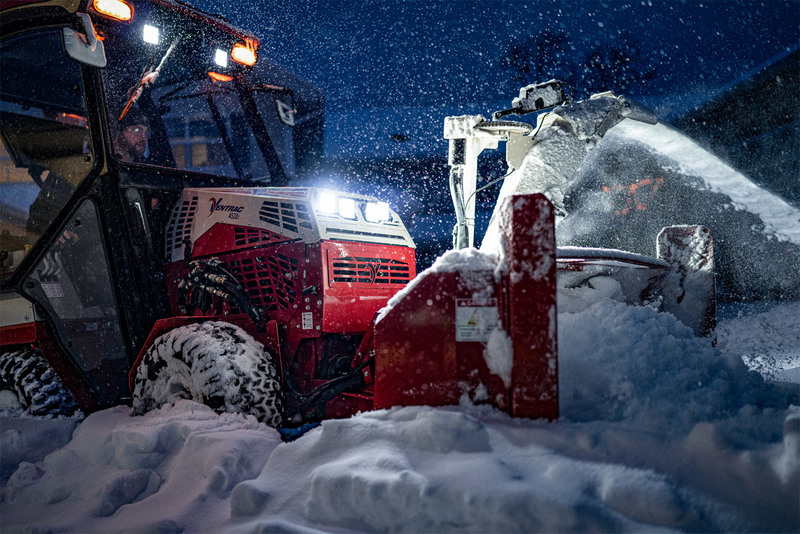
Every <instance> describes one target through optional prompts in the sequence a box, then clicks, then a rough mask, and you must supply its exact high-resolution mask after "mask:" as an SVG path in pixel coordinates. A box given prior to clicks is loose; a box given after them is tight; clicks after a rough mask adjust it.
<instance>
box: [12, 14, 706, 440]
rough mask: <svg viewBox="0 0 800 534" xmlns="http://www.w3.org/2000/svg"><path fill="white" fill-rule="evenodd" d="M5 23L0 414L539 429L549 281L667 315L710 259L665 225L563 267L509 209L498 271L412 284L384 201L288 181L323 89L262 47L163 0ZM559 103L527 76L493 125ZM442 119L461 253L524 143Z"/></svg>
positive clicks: (544, 234) (461, 270) (547, 226)
mask: <svg viewBox="0 0 800 534" xmlns="http://www.w3.org/2000/svg"><path fill="white" fill-rule="evenodd" d="M2 8H3V9H2V17H1V18H0V32H1V35H0V37H1V39H2V40H1V41H0V56H1V57H2V65H1V66H0V76H1V77H2V79H1V80H0V82H1V83H0V135H1V136H2V143H1V144H0V192H1V193H2V201H1V204H0V219H1V221H0V280H1V283H2V286H0V289H1V290H2V293H0V390H2V391H0V395H2V397H0V399H1V400H2V405H3V407H4V408H9V407H10V408H11V409H15V410H17V411H19V412H22V413H26V414H31V415H45V416H59V415H65V416H71V415H73V414H75V413H77V412H79V411H82V412H84V413H86V412H91V411H94V410H98V409H102V408H105V407H109V406H113V405H118V404H130V405H131V406H132V407H133V410H134V412H136V413H145V412H147V411H148V410H151V409H154V408H157V407H159V406H161V405H163V404H168V403H171V402H174V401H176V400H178V399H182V398H187V399H193V400H195V401H198V402H201V403H204V404H206V405H208V406H210V407H211V408H213V409H215V410H218V411H236V412H242V413H245V414H249V415H254V416H255V417H257V418H258V419H259V420H261V421H264V422H266V423H268V424H271V425H274V426H278V425H285V426H298V425H301V424H303V423H306V422H310V421H318V420H320V419H323V418H325V417H342V416H348V415H351V414H354V413H356V412H358V411H361V410H369V409H376V408H387V407H391V406H394V405H406V404H430V405H442V404H452V403H458V402H459V401H463V400H464V399H465V398H466V399H469V400H470V401H471V402H486V403H490V404H493V405H495V406H497V407H499V408H500V409H503V410H506V411H508V412H509V413H511V414H512V415H515V416H525V417H549V418H555V417H557V416H558V390H557V388H558V380H557V370H558V369H557V347H556V323H555V321H556V284H557V279H556V272H557V267H558V271H559V273H560V274H559V284H562V285H563V284H566V285H568V286H579V285H581V284H583V285H586V284H589V283H592V280H594V281H595V282H597V281H599V280H601V279H603V278H606V277H609V276H612V277H616V279H620V280H624V281H625V283H624V286H625V288H626V294H627V295H629V296H630V299H631V300H634V301H636V300H641V299H642V298H645V297H646V298H650V300H653V301H655V300H657V299H655V298H651V297H654V295H655V294H656V293H661V294H663V295H662V296H661V297H659V298H662V302H663V305H664V307H665V308H667V309H671V310H673V309H674V310H677V309H679V308H680V306H679V303H680V302H681V299H682V298H683V295H682V294H681V293H680V291H678V292H674V291H673V292H672V293H670V291H667V290H666V289H668V288H674V287H682V286H681V284H684V282H686V281H687V280H689V281H691V280H692V278H691V275H692V273H694V272H696V271H698V270H701V271H702V270H705V271H708V265H709V263H708V261H705V262H700V263H698V262H697V261H696V257H695V259H694V260H692V261H687V258H688V259H690V260H691V259H692V258H693V257H694V256H692V253H693V252H697V251H699V253H700V257H703V258H708V257H710V256H709V254H708V246H709V243H710V238H707V237H705V236H703V235H702V234H701V231H700V230H698V229H696V228H687V227H679V228H674V229H671V230H665V232H664V233H663V235H662V237H661V238H660V245H661V247H660V249H659V250H660V251H663V253H661V252H660V254H659V255H660V256H661V257H660V258H645V257H642V256H639V255H635V254H624V253H613V254H612V253H608V252H603V251H597V250H594V251H592V250H584V251H578V250H577V249H573V250H562V251H560V252H558V253H557V250H556V246H555V237H554V216H555V213H554V209H553V205H552V204H551V202H550V201H549V200H548V199H547V198H545V197H544V196H543V195H540V194H535V195H522V194H520V195H511V196H509V198H507V199H506V200H505V201H504V202H503V203H502V205H499V206H498V208H497V210H496V213H495V223H494V225H495V230H494V231H495V233H496V234H497V235H499V236H500V239H499V240H498V243H499V250H498V251H496V253H495V254H494V255H484V254H479V253H478V252H477V251H475V250H474V249H467V252H454V253H451V254H449V255H447V256H445V257H444V258H443V260H442V261H439V262H437V264H436V265H435V266H434V267H433V268H431V269H429V270H427V271H425V272H424V273H422V274H421V275H420V276H417V273H416V263H415V249H414V243H413V241H412V239H411V237H410V235H409V232H408V231H407V229H406V227H405V226H404V224H403V222H402V221H401V220H400V217H399V216H398V214H397V213H396V212H395V211H393V210H392V209H391V208H390V206H389V205H388V204H387V203H385V202H381V201H380V200H379V199H376V198H373V197H370V196H364V195H356V194H350V193H343V192H334V191H329V190H325V189H318V188H313V187H296V186H291V185H292V183H293V181H295V180H296V179H299V178H303V177H304V176H306V175H307V174H308V173H309V170H310V169H312V168H313V167H314V165H315V163H316V162H317V161H318V160H319V157H320V154H321V144H322V123H323V113H322V109H323V108H322V106H323V101H322V96H321V94H320V93H319V91H318V90H317V89H315V88H314V87H313V86H311V85H310V84H308V83H307V82H305V81H303V80H302V79H300V78H298V77H296V76H294V75H292V74H290V73H288V72H286V71H284V70H282V69H280V68H279V67H278V66H277V65H275V64H273V63H271V62H269V60H268V58H264V57H262V56H264V55H265V54H264V52H263V50H262V49H261V47H260V42H259V39H258V38H256V36H254V35H252V34H250V33H247V32H245V31H242V30H240V29H238V28H236V27H234V26H232V25H231V24H230V23H229V22H227V21H226V20H224V19H222V18H219V17H216V16H212V15H209V14H206V13H204V12H201V11H199V10H196V9H194V8H191V7H190V6H188V5H187V4H185V3H182V2H177V1H175V0H91V1H90V0H39V1H32V0H4V1H3V2H2ZM559 91H560V89H559V88H558V87H556V86H552V85H547V84H545V85H543V86H531V87H530V88H529V89H528V91H527V92H524V93H521V95H520V99H515V101H514V102H515V107H513V108H512V109H511V110H510V112H513V113H517V114H524V113H527V112H533V111H538V110H541V109H544V108H547V107H551V106H554V105H560V104H565V103H568V102H565V100H564V98H563V97H564V95H563V93H560V92H559ZM620 116H622V115H620ZM499 118H500V117H497V119H499ZM447 125H448V126H447V128H446V137H447V138H448V139H450V164H451V167H452V172H451V187H452V191H453V198H454V201H455V204H456V212H457V214H458V226H457V232H456V234H457V240H456V241H457V243H456V244H457V245H458V246H459V247H467V246H468V245H471V244H472V243H473V236H472V235H471V232H472V231H473V227H472V226H471V221H472V220H473V219H474V208H473V207H472V206H474V193H475V176H474V173H475V160H476V158H477V155H478V154H479V153H480V151H481V150H482V149H483V148H486V147H489V146H491V145H493V146H495V147H496V146H497V141H498V140H503V141H508V145H509V154H510V155H511V157H510V159H509V161H510V162H512V161H517V160H518V159H519V154H518V153H520V152H524V150H525V148H526V147H527V146H530V144H531V143H532V141H531V139H532V137H531V136H532V135H533V134H532V133H531V131H530V128H529V127H525V126H524V125H522V126H520V123H514V122H511V121H501V120H490V121H486V120H483V118H481V117H461V118H452V120H450V119H448V122H447ZM514 147H516V148H514ZM515 150H516V152H515ZM515 154H516V155H515ZM516 165H517V166H519V165H518V162H517V163H516ZM443 183H444V182H443ZM703 247H705V248H703ZM469 251H471V252H469ZM687 251H688V252H689V253H687ZM695 256H697V255H695ZM487 258H494V259H493V260H487ZM712 284H713V275H712ZM712 292H713V287H712ZM671 303H672V304H674V306H673V307H672V308H670V306H671V305H672V304H671ZM705 309H706V311H707V306H706V308H705ZM706 317H707V315H706ZM692 320H693V319H692V318H690V319H689V320H688V322H692ZM695 322H696V321H695ZM701 322H702V321H701ZM703 324H704V325H705V326H702V327H700V331H699V333H701V334H708V332H709V328H708V325H709V323H708V320H705V323H703Z"/></svg>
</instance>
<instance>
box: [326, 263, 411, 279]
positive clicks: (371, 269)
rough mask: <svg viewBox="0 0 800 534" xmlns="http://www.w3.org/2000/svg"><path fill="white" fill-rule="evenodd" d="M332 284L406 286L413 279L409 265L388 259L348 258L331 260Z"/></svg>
mask: <svg viewBox="0 0 800 534" xmlns="http://www.w3.org/2000/svg"><path fill="white" fill-rule="evenodd" d="M330 267H331V269H330V280H331V283H356V284H390V285H393V284H406V283H408V281H409V280H410V279H411V270H410V268H409V266H408V263H406V262H403V261H399V260H390V259H386V258H358V257H353V256H347V257H344V258H335V259H333V260H331V265H330Z"/></svg>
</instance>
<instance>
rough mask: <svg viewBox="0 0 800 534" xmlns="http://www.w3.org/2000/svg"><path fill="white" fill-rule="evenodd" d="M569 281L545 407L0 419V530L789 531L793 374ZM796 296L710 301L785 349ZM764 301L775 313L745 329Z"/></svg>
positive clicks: (795, 414)
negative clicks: (745, 303) (551, 404)
mask: <svg viewBox="0 0 800 534" xmlns="http://www.w3.org/2000/svg"><path fill="white" fill-rule="evenodd" d="M450 259H451V260H453V258H450ZM571 291H572V293H571V294H562V295H561V296H560V299H561V302H560V303H559V304H560V305H561V309H562V313H561V314H560V315H559V333H560V351H559V358H560V376H561V380H560V382H561V414H562V416H561V419H560V420H559V421H558V422H554V423H548V422H545V421H531V420H524V419H511V418H510V417H508V416H506V415H505V414H503V413H501V412H498V411H496V410H493V409H491V408H488V407H480V406H478V407H476V406H472V405H470V404H464V405H462V406H458V407H448V408H430V407H406V408H395V409H392V410H384V411H378V412H371V413H365V414H361V415H359V416H356V417H353V418H350V419H347V420H331V421H326V422H324V423H323V424H322V425H321V427H320V428H317V429H314V430H311V431H310V432H309V433H307V434H306V435H304V436H303V437H301V438H300V439H298V440H297V441H295V442H291V443H280V440H279V437H278V433H277V432H276V431H274V430H272V429H270V428H267V427H266V426H263V425H261V424H259V423H257V422H256V421H255V420H254V419H252V418H244V417H241V416H237V415H232V414H222V415H217V414H215V413H214V412H212V411H211V410H209V409H208V408H205V407H203V406H201V405H199V404H195V403H193V402H190V401H180V402H178V403H177V404H176V405H175V406H174V407H169V408H163V409H161V410H158V411H155V412H152V413H150V414H147V415H145V416H139V417H132V416H131V415H130V411H129V409H127V408H124V407H118V408H114V409H110V410H106V411H103V412H99V413H96V414H93V415H91V416H89V417H88V418H87V419H86V420H85V421H83V423H81V424H80V425H79V426H78V427H77V429H76V430H75V432H74V434H73V435H72V439H71V441H69V442H68V443H66V441H67V440H68V439H69V438H68V435H69V433H70V431H71V429H72V427H73V426H74V425H75V423H74V422H70V421H66V422H65V421H58V420H56V421H37V420H21V419H20V420H15V421H14V423H13V425H10V424H9V420H8V419H3V420H2V424H3V427H2V428H3V431H2V450H3V455H2V473H3V476H2V502H0V517H2V530H3V532H17V531H26V530H34V531H67V532H89V531H94V532H154V531H157V532H165V531H166V532H176V531H186V532H209V531H214V532H273V531H283V532H286V531H290V532H318V531H325V532H350V531H359V532H386V531H397V532H422V531H424V532H434V531H435V532H490V531H491V532H501V531H502V532H506V531H512V532H521V531H526V532H536V531H539V532H568V531H569V532H577V531H581V532H583V531H620V532H641V531H653V530H659V529H662V528H664V529H666V530H667V531H728V532H732V531H770V532H778V531H783V532H796V531H797V530H798V528H800V523H799V522H798V518H799V517H800V516H799V515H798V500H797V496H798V494H800V493H799V492H800V465H798V462H799V461H800V408H798V407H796V406H793V404H795V405H796V404H798V398H797V389H796V386H793V389H788V390H787V389H785V388H783V387H782V386H781V385H780V384H770V383H767V382H765V381H764V380H762V379H761V378H760V376H759V375H758V374H757V373H753V372H749V371H748V370H747V368H746V367H745V366H744V365H743V364H742V363H741V360H738V359H737V352H736V351H734V350H733V347H731V348H730V349H729V348H725V346H726V343H724V342H723V341H721V342H720V346H721V347H722V348H723V350H721V349H718V348H712V347H710V346H709V343H708V341H707V340H705V341H704V340H698V339H696V338H694V337H693V336H692V335H691V333H690V331H689V329H688V328H686V327H684V326H683V325H682V324H680V323H679V322H678V321H677V320H675V319H674V318H673V317H671V316H670V315H669V314H664V313H657V312H656V311H655V310H653V309H651V308H649V307H628V306H624V305H622V304H620V303H618V302H615V301H613V300H610V299H608V298H605V297H603V296H602V291H595V290H591V289H588V288H579V289H574V290H571ZM580 292H583V293H584V294H579V293H580ZM592 292H599V293H601V295H600V296H594V297H593V296H591V293H592ZM567 310H568V311H567ZM797 311H798V309H797V306H796V305H780V306H778V307H777V308H775V309H769V310H766V311H764V312H762V313H759V314H750V315H742V316H741V317H738V318H734V319H732V320H730V322H727V321H724V320H723V321H721V325H720V333H721V338H722V337H723V336H722V333H723V332H728V333H730V332H733V331H738V332H740V333H741V336H742V340H744V341H748V340H749V342H750V346H748V347H746V350H751V349H752V350H755V349H757V348H758V347H759V346H761V345H760V341H761V340H764V341H766V342H769V343H778V341H777V340H776V339H775V338H776V337H780V336H781V335H786V334H789V333H791V334H792V335H791V336H786V337H785V339H784V341H785V346H783V349H787V351H788V349H790V348H791V347H794V348H797V347H799V346H800V343H798V336H799V335H800V334H797V332H800V313H797ZM781 316H783V319H782V328H784V330H782V331H773V332H772V333H771V335H770V336H769V337H767V336H766V334H762V335H761V336H759V335H756V334H755V333H756V332H758V331H759V329H760V328H762V325H764V324H767V323H769V321H770V320H772V319H777V318H778V317H781ZM781 332H782V333H781ZM748 333H749V335H748ZM726 335H727V334H726ZM731 343H735V344H738V343H739V341H738V340H737V339H736V338H732V339H731ZM736 348H737V349H738V348H741V347H736ZM762 348H763V349H764V350H765V351H766V350H770V348H771V347H770V346H763V347H762ZM779 348H780V347H779ZM25 448H30V449H31V450H34V449H38V452H37V453H36V454H33V453H31V454H30V455H29V456H27V457H23V456H21V452H22V450H23V449H25ZM49 451H52V453H51V454H49V455H48V456H47V457H44V456H43V455H44V454H46V453H47V452H49Z"/></svg>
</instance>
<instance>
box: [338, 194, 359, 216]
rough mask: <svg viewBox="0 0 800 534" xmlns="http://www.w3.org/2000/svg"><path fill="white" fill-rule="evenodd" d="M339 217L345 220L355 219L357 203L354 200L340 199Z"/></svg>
mask: <svg viewBox="0 0 800 534" xmlns="http://www.w3.org/2000/svg"><path fill="white" fill-rule="evenodd" d="M339 216H340V217H344V218H345V219H355V218H356V201H355V200H353V199H352V198H339Z"/></svg>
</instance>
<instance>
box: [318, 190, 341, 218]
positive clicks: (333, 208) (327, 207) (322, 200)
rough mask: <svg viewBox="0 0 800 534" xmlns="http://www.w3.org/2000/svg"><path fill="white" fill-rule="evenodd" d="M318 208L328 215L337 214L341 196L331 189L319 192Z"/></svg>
mask: <svg viewBox="0 0 800 534" xmlns="http://www.w3.org/2000/svg"><path fill="white" fill-rule="evenodd" d="M317 208H318V209H319V211H321V212H322V213H325V214H326V215H335V214H336V212H337V211H338V209H339V197H338V196H337V195H335V194H333V193H331V192H329V191H321V192H320V193H319V194H317Z"/></svg>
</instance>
